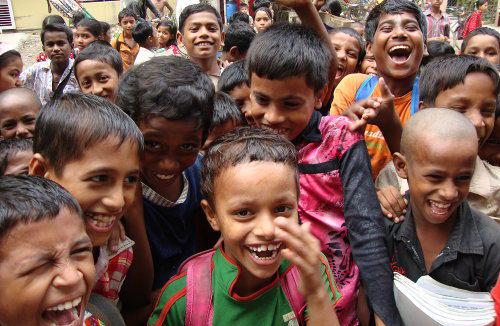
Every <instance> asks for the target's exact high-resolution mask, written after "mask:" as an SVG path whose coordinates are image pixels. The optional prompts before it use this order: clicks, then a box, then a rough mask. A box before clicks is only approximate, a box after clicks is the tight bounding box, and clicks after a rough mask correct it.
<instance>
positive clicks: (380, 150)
mask: <svg viewBox="0 0 500 326" xmlns="http://www.w3.org/2000/svg"><path fill="white" fill-rule="evenodd" d="M368 77H370V76H369V75H365V74H352V75H348V76H346V77H345V78H344V79H342V81H341V82H340V83H339V84H338V86H337V87H336V88H335V92H334V93H333V96H334V97H333V102H332V107H331V110H330V114H332V115H340V114H342V113H343V112H344V111H345V110H346V109H347V108H348V107H349V106H351V104H353V103H354V102H355V98H356V92H357V91H358V89H359V87H360V86H361V84H362V83H363V82H364V81H365V79H367V78H368ZM411 95H412V92H409V93H407V94H405V95H403V96H401V97H396V98H395V99H394V109H395V110H396V113H397V114H398V116H399V119H401V123H402V124H403V125H404V124H405V123H406V120H407V119H408V118H409V117H410V113H411ZM381 96H382V94H381V92H380V87H379V85H378V84H377V86H376V87H375V89H374V90H373V93H372V97H381ZM365 142H366V147H367V148H368V154H370V158H371V165H372V176H373V179H375V178H376V177H377V175H378V174H379V172H380V170H382V169H383V168H384V166H386V165H387V163H389V161H391V160H392V155H391V151H390V150H389V147H388V146H387V144H386V142H385V139H384V136H383V135H382V132H381V131H380V129H379V128H378V127H377V126H375V125H370V124H369V125H367V126H366V130H365Z"/></svg>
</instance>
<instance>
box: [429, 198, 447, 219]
mask: <svg viewBox="0 0 500 326" xmlns="http://www.w3.org/2000/svg"><path fill="white" fill-rule="evenodd" d="M429 205H430V207H431V212H432V213H433V214H436V215H442V216H445V215H448V214H450V210H451V206H452V205H451V203H441V202H436V201H433V200H429Z"/></svg>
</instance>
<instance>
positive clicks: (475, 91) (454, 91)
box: [434, 71, 496, 106]
mask: <svg viewBox="0 0 500 326" xmlns="http://www.w3.org/2000/svg"><path fill="white" fill-rule="evenodd" d="M455 97H459V98H465V99H467V100H473V99H474V100H481V101H483V102H484V101H489V100H491V101H493V102H494V101H496V94H495V85H494V84H493V80H492V79H491V78H490V76H489V75H488V74H486V73H484V72H479V71H475V72H471V73H469V74H467V75H466V76H465V79H464V81H463V83H459V84H457V85H455V86H453V87H452V88H449V89H447V90H444V91H441V92H439V93H438V94H437V96H436V99H435V103H434V105H435V106H440V105H442V106H445V105H446V103H447V102H448V101H449V100H452V99H453V98H455Z"/></svg>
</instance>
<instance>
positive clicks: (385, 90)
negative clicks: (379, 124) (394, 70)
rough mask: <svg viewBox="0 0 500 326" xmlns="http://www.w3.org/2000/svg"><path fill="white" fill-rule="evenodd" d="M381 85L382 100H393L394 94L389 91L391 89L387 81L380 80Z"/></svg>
mask: <svg viewBox="0 0 500 326" xmlns="http://www.w3.org/2000/svg"><path fill="white" fill-rule="evenodd" d="M379 84H380V93H381V95H382V98H383V99H384V100H387V99H389V98H393V97H394V96H393V95H392V93H391V90H390V89H389V87H388V86H387V84H386V83H385V80H384V78H383V77H382V78H380V79H379Z"/></svg>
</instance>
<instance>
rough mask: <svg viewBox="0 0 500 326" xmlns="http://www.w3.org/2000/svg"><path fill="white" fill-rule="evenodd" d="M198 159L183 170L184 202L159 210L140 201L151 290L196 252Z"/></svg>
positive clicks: (159, 286)
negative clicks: (151, 271) (149, 256)
mask: <svg viewBox="0 0 500 326" xmlns="http://www.w3.org/2000/svg"><path fill="white" fill-rule="evenodd" d="M201 162H202V158H201V156H199V157H198V159H197V160H196V162H195V164H193V165H192V166H190V167H189V168H187V169H186V170H185V174H186V178H187V180H188V182H189V191H188V195H187V198H186V201H185V202H184V203H182V204H179V205H175V206H174V207H162V206H159V205H156V204H154V203H152V202H151V201H149V200H147V199H146V198H143V202H144V220H145V224H146V232H147V234H148V241H149V246H150V248H151V254H152V256H153V266H154V281H153V290H156V289H159V288H161V287H162V286H163V285H164V284H165V283H166V282H167V281H168V280H169V279H170V277H172V276H173V275H175V274H176V273H177V269H178V268H179V265H180V264H181V263H182V262H183V261H184V260H186V259H187V258H188V257H190V256H192V255H193V254H195V252H196V244H195V228H194V218H195V212H196V211H197V209H199V207H200V201H201V192H200V181H201Z"/></svg>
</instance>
